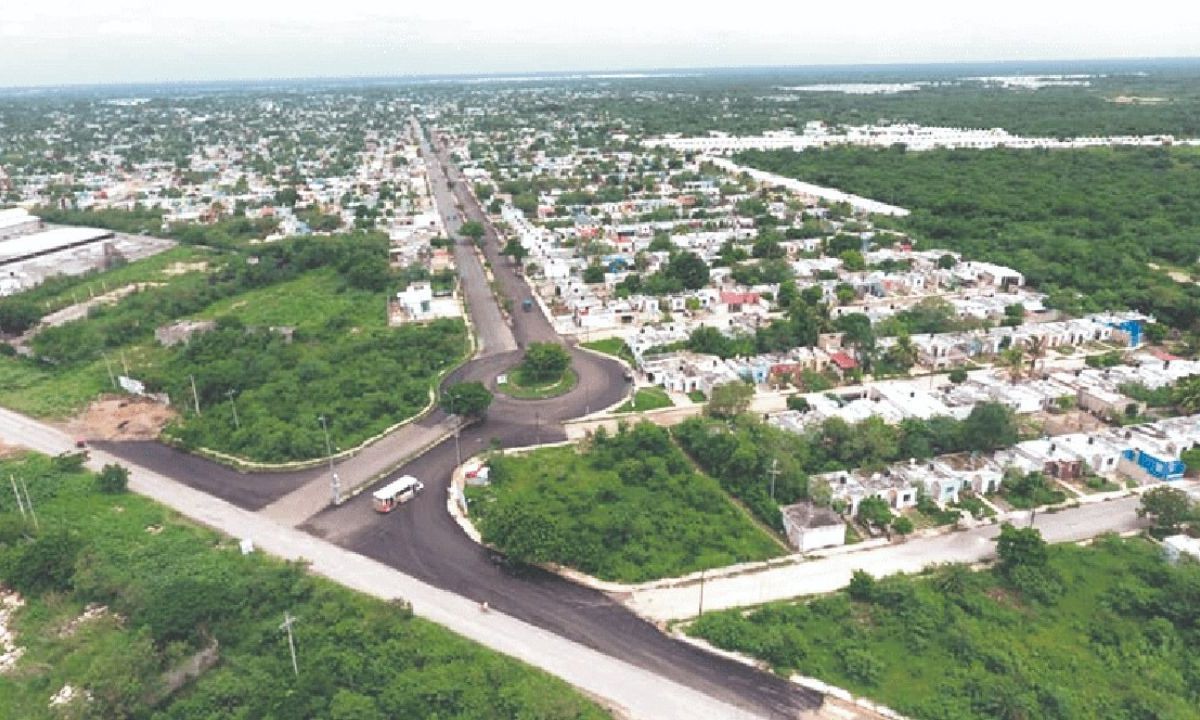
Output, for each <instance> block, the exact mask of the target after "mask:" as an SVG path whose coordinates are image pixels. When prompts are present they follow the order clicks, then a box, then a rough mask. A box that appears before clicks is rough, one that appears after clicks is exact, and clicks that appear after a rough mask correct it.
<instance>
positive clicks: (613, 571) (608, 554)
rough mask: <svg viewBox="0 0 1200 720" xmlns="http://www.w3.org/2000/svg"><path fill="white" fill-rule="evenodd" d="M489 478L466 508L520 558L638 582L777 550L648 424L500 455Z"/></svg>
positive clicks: (487, 534) (489, 537) (487, 536)
mask: <svg viewBox="0 0 1200 720" xmlns="http://www.w3.org/2000/svg"><path fill="white" fill-rule="evenodd" d="M491 483H492V484H491V486H489V487H485V488H478V489H470V490H469V491H468V497H469V498H470V500H471V512H472V515H473V517H474V519H475V522H476V523H477V524H478V526H479V528H480V531H481V532H482V533H483V538H484V540H485V541H487V542H489V543H493V544H495V545H496V546H497V547H499V548H500V549H501V550H503V551H504V552H505V553H507V554H508V555H509V557H511V558H513V559H515V560H518V561H523V562H535V563H543V562H553V563H559V564H562V565H568V566H570V567H573V568H576V569H579V570H582V571H583V572H585V573H588V574H590V575H595V576H597V577H600V578H603V579H606V580H619V581H624V582H640V581H643V580H651V579H654V578H661V577H673V576H678V575H683V574H685V573H689V572H693V571H696V570H700V569H703V568H712V567H721V566H725V565H729V564H732V563H735V562H746V561H750V560H763V559H766V558H769V557H773V556H775V555H779V554H781V553H782V547H781V546H780V545H779V544H778V543H776V542H775V541H774V540H772V539H771V537H770V536H769V535H768V534H767V533H765V532H763V531H762V530H760V529H759V528H757V527H756V526H755V525H754V523H753V522H752V521H751V520H750V519H749V518H748V517H747V516H746V514H745V513H744V512H743V511H742V510H741V509H739V508H737V507H736V506H735V505H734V504H733V503H731V502H730V501H729V498H728V497H726V496H725V494H724V493H723V492H721V489H720V487H718V485H717V483H716V482H714V481H713V480H712V479H711V478H709V477H706V476H704V475H701V474H699V473H697V472H696V471H695V470H694V469H693V468H692V466H691V464H690V463H689V462H688V460H687V458H686V457H685V456H684V455H683V453H681V452H680V451H679V449H678V448H677V447H676V446H675V445H674V444H673V443H672V442H671V438H670V436H669V435H668V434H667V431H666V430H664V429H662V428H660V427H658V426H656V425H652V424H650V423H641V424H639V425H636V426H634V427H633V428H625V427H622V428H621V429H620V430H619V431H618V432H617V433H616V434H615V435H611V436H610V435H608V434H606V433H604V432H598V433H597V434H596V436H595V437H594V439H593V440H592V441H591V442H590V444H588V445H587V446H586V447H585V448H584V449H583V450H582V451H577V450H576V449H575V448H571V447H563V448H549V449H542V450H537V451H535V452H532V453H529V454H527V455H502V456H497V457H495V458H493V459H492V461H491Z"/></svg>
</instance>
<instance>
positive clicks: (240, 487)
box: [105, 162, 822, 718]
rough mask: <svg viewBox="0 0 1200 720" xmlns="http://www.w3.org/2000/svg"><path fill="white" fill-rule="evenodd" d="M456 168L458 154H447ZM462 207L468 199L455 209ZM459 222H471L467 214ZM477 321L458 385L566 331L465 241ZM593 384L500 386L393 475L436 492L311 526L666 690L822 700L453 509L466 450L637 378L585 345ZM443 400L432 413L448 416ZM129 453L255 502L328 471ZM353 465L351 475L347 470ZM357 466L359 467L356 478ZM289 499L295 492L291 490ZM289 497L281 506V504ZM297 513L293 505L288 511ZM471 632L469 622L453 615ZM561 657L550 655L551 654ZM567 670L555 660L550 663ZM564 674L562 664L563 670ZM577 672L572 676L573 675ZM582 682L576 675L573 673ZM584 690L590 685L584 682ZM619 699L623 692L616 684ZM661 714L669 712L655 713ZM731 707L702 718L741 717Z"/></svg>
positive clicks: (761, 707)
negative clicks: (699, 642)
mask: <svg viewBox="0 0 1200 720" xmlns="http://www.w3.org/2000/svg"><path fill="white" fill-rule="evenodd" d="M430 165H431V170H430V178H431V183H432V188H433V189H434V191H435V194H438V195H440V196H441V197H439V199H438V205H439V208H440V209H442V210H443V211H446V208H447V207H448V206H449V207H454V205H455V203H454V201H453V200H451V201H449V204H448V203H447V198H446V197H445V189H446V182H445V180H444V179H441V180H440V182H439V178H443V177H444V176H443V172H445V171H443V170H442V169H441V168H438V167H437V163H436V162H431V163H430ZM447 166H449V164H448V163H447ZM449 172H450V174H451V175H450V177H451V179H452V180H454V181H455V185H456V187H455V191H456V193H457V194H458V195H459V197H458V198H457V199H458V202H459V203H461V205H462V206H463V207H464V208H466V209H467V215H468V217H471V218H473V219H477V220H480V221H481V222H484V224H485V227H486V228H487V234H486V236H485V247H486V254H487V256H488V259H489V261H490V263H491V265H492V267H493V269H494V271H495V276H496V279H497V282H498V284H499V285H500V287H501V288H502V291H503V292H504V294H505V295H507V296H509V297H511V298H513V299H514V304H515V305H519V301H520V299H522V298H524V297H528V296H529V295H530V294H531V293H530V290H529V288H528V286H527V285H526V284H525V281H524V279H523V278H521V277H519V276H518V275H517V274H516V273H515V271H514V269H513V267H512V266H511V265H510V264H509V262H508V261H507V260H506V259H504V258H501V257H500V256H499V252H498V238H497V236H496V233H495V230H494V228H492V227H491V225H490V223H488V222H487V221H486V217H484V215H483V214H482V211H481V209H480V208H479V207H478V205H477V204H476V203H475V202H474V200H473V199H472V198H471V197H470V196H469V195H468V194H467V193H466V190H465V188H464V187H463V184H462V183H461V182H458V179H459V176H458V173H457V172H456V171H454V170H453V169H452V168H451V169H449ZM453 212H454V214H458V211H457V209H456V210H455V211H453ZM446 222H447V225H448V226H450V227H457V224H458V223H457V220H456V219H448V220H447V221H446ZM455 250H456V257H457V258H458V261H459V272H460V275H461V277H462V279H463V285H464V291H465V293H466V297H467V301H468V306H469V310H470V313H471V318H472V320H473V321H474V324H475V326H476V330H477V331H478V333H479V335H480V336H481V340H482V342H481V344H480V348H479V350H480V352H479V354H478V356H477V358H476V359H475V360H473V361H472V362H470V363H467V364H466V365H464V366H463V367H461V368H459V369H457V370H456V371H455V372H453V373H451V374H450V376H449V377H448V378H447V379H446V382H447V383H453V382H458V381H460V380H480V381H483V382H485V383H487V384H489V385H491V386H493V387H494V381H495V377H496V375H497V374H499V373H501V372H504V371H505V370H507V369H509V368H511V367H512V366H514V365H515V364H517V363H518V362H519V361H520V357H521V352H520V350H518V349H516V348H517V347H518V346H523V345H525V344H527V343H529V342H534V341H545V342H555V341H558V336H557V335H556V334H555V332H554V329H553V327H552V326H551V325H550V323H549V321H548V320H547V319H546V318H545V316H544V315H543V314H542V312H541V309H540V307H537V306H535V309H534V311H532V312H521V311H518V312H516V313H514V314H513V315H512V317H511V322H512V325H507V324H506V323H505V321H504V320H503V318H502V316H501V315H500V313H499V311H498V309H497V308H496V303H495V302H494V299H493V297H492V294H491V288H489V287H488V286H487V285H486V283H482V282H478V281H476V280H473V279H474V278H482V277H483V269H482V266H481V265H480V263H479V259H478V256H477V255H476V254H475V253H474V251H473V249H472V248H470V247H469V246H463V245H458V246H456V248H455ZM571 352H572V356H573V358H572V359H573V363H574V367H575V369H576V371H577V372H578V374H579V377H580V381H579V384H578V385H577V386H576V388H575V389H573V390H572V391H571V392H570V393H567V394H565V395H563V396H560V397H558V398H553V399H550V400H541V401H524V400H516V399H512V398H508V397H505V396H497V398H496V401H495V402H494V403H493V405H492V407H491V409H490V411H489V413H488V417H487V418H486V420H485V421H483V422H481V423H479V424H477V425H475V426H472V427H470V428H467V429H466V430H465V431H463V432H462V433H461V435H460V436H459V437H458V438H457V442H456V439H455V438H450V439H448V440H447V441H445V442H443V443H441V444H439V445H437V446H435V447H434V448H432V449H431V450H429V451H428V452H426V453H424V454H423V455H421V456H420V457H419V458H417V459H416V460H414V461H412V462H410V463H408V464H406V465H405V466H403V467H401V468H399V469H398V470H396V472H394V473H392V474H391V475H390V476H389V477H388V478H386V479H385V481H386V480H390V479H391V478H393V477H396V476H398V475H400V474H404V473H410V474H412V475H415V476H417V477H418V478H421V480H422V481H423V482H424V483H425V485H426V492H425V493H423V494H422V495H420V496H418V497H417V498H416V499H415V500H414V501H412V502H410V503H407V504H406V505H404V506H402V507H401V508H400V509H399V510H397V511H396V512H394V513H392V514H390V515H386V516H380V515H377V514H376V513H374V512H373V511H372V510H371V509H370V507H369V502H368V496H367V494H364V495H361V496H359V497H357V498H355V499H354V500H352V501H350V502H348V503H346V504H345V505H343V506H341V507H338V508H336V509H332V508H330V509H326V510H324V511H323V512H321V513H319V514H317V515H316V516H315V517H312V518H311V519H310V520H309V521H308V522H307V523H305V524H304V525H302V529H304V530H307V531H308V532H310V533H311V534H312V535H311V536H309V537H310V538H311V537H312V536H317V537H320V538H324V539H327V540H330V541H332V542H335V543H337V544H339V545H341V546H342V547H344V548H345V549H347V550H350V551H353V552H355V553H360V554H361V555H364V556H366V557H369V558H372V559H374V560H376V561H379V562H382V563H384V564H385V565H386V566H388V567H391V568H394V569H396V570H399V571H401V572H403V573H405V574H406V575H407V576H411V577H413V578H417V579H419V580H423V581H425V582H427V583H429V584H431V585H435V586H437V587H439V588H442V589H444V590H448V591H450V592H452V593H455V594H456V595H458V596H463V597H466V598H470V599H471V600H474V601H480V600H487V601H488V602H489V604H491V605H492V606H493V607H495V608H497V609H498V610H499V611H501V612H503V613H506V614H508V615H511V616H512V617H514V618H516V619H518V620H521V621H524V622H527V623H529V624H530V625H532V626H537V627H539V628H541V629H542V631H548V632H550V633H554V634H555V635H558V636H561V638H565V639H566V640H568V641H574V642H576V643H579V644H581V645H583V646H586V647H588V648H590V649H591V650H592V651H598V652H599V653H602V654H604V655H605V656H607V657H609V658H619V659H620V661H622V662H624V663H629V664H630V665H631V666H635V667H639V668H642V670H643V671H649V674H650V675H652V676H654V677H658V678H660V679H661V680H662V682H663V683H664V685H663V689H662V690H660V691H658V692H660V693H662V694H669V693H671V692H673V690H669V689H668V688H671V687H673V686H675V685H678V686H680V687H687V688H690V689H691V690H689V693H695V691H699V693H700V694H702V696H704V697H710V698H715V699H716V702H717V703H718V704H719V705H721V706H722V707H738V708H741V709H742V711H743V712H745V713H748V714H750V715H752V716H755V717H763V718H794V717H797V716H799V715H801V714H802V713H804V712H806V711H810V710H813V709H815V708H817V707H819V706H820V704H821V701H822V698H821V696H820V695H819V694H818V693H814V692H811V691H807V690H804V689H801V688H798V687H797V686H795V685H793V684H791V683H789V682H787V681H785V680H783V679H781V678H778V677H776V676H773V675H771V674H768V673H764V672H760V671H757V670H754V669H752V668H749V667H746V666H745V665H742V664H740V663H736V662H732V661H729V660H725V659H722V658H719V657H716V656H714V655H711V654H709V653H706V652H703V651H701V650H698V649H696V648H694V647H692V646H691V645H688V644H685V643H680V642H677V641H674V640H671V639H670V638H668V637H666V636H665V635H663V634H662V633H661V632H660V631H659V630H658V629H657V628H655V627H654V626H652V625H651V624H649V623H647V622H645V621H644V620H641V619H640V618H638V617H637V616H636V615H634V614H633V613H631V612H629V611H628V610H627V609H625V608H624V607H623V606H622V605H620V604H619V603H618V602H616V601H615V600H613V599H611V598H609V597H607V596H605V595H603V594H601V593H598V592H595V591H592V590H588V589H585V588H582V587H579V586H577V585H574V584H572V583H569V582H567V581H565V580H562V579H561V578H558V577H557V576H554V575H549V574H545V573H540V572H529V573H526V574H515V573H514V572H512V571H510V570H508V569H506V568H505V567H504V566H502V565H500V564H498V563H497V562H494V559H493V558H492V557H491V556H490V554H489V553H488V552H487V551H486V550H484V549H483V548H481V547H480V546H478V545H477V544H476V543H474V542H473V541H472V540H471V539H470V538H468V537H467V536H466V535H465V534H464V533H463V532H462V530H461V528H459V527H458V525H457V524H456V523H454V521H453V520H452V519H451V518H450V516H449V515H448V514H447V512H446V509H445V508H446V504H445V500H446V493H447V492H448V487H449V478H450V472H451V470H452V469H453V467H454V466H455V464H456V462H457V460H458V457H459V456H460V454H461V456H462V457H467V456H469V455H473V454H475V453H477V452H479V451H481V450H483V449H485V448H486V447H488V446H489V445H491V444H499V445H502V446H505V447H516V446H525V445H532V444H538V443H541V442H548V441H552V440H559V439H563V437H564V435H563V431H562V427H561V421H562V420H565V419H567V418H573V417H578V416H580V415H584V414H587V413H588V412H590V411H595V410H597V409H600V408H603V407H607V406H610V405H613V404H616V403H618V402H620V401H622V400H623V399H624V398H625V397H626V396H627V394H628V391H629V384H628V383H627V382H626V381H625V378H624V369H623V368H622V366H621V365H620V364H618V363H616V362H614V361H612V360H609V359H605V358H601V357H597V356H596V355H593V354H591V353H586V352H583V351H580V350H578V349H575V348H571ZM439 413H440V411H438V412H435V413H434V414H431V416H430V417H429V418H427V420H428V422H438V421H439V420H440V419H441V418H442V417H444V416H441V415H440V414H439ZM105 448H106V449H109V450H111V451H112V452H114V453H116V454H119V455H120V456H121V457H122V459H123V460H125V461H126V462H129V463H136V464H141V465H146V466H148V467H149V468H150V469H152V470H156V471H158V472H159V473H161V474H162V475H164V476H167V477H172V478H174V479H176V480H178V481H181V482H183V483H186V484H188V485H191V486H193V487H195V488H197V489H200V490H203V491H205V492H207V493H210V494H212V495H215V496H216V497H218V498H224V499H227V500H229V501H230V502H233V503H235V504H237V505H241V506H243V507H246V508H250V509H255V510H258V509H261V508H263V507H265V506H268V505H269V504H270V503H272V502H275V501H278V500H279V498H281V497H283V496H285V495H287V494H288V493H290V492H294V491H296V490H297V488H301V487H304V486H307V488H309V490H307V491H302V492H316V491H317V490H319V489H320V488H321V485H322V480H321V475H323V474H325V473H327V471H325V470H322V469H314V470H310V471H305V472H298V473H288V474H240V473H236V472H233V471H230V470H227V469H225V468H222V467H220V466H217V465H215V464H213V463H208V462H207V461H204V460H202V459H199V458H192V457H190V456H186V455H184V454H182V453H179V452H177V451H174V450H172V449H170V448H164V447H162V446H160V445H157V444H153V443H128V444H114V445H106V446H105ZM339 473H342V471H341V470H339ZM344 477H345V476H344ZM284 502H286V501H284ZM279 507H280V506H279V505H277V506H276V508H277V509H278V508H279ZM294 518H295V514H294V513H291V512H289V514H288V519H289V520H292V519H294ZM451 627H455V628H456V629H458V626H457V625H453V624H452V625H451ZM539 664H540V665H541V666H542V667H547V665H546V664H545V663H539ZM549 669H551V671H552V672H555V670H554V669H553V667H550V668H549ZM560 674H561V673H560ZM563 676H564V677H566V675H563ZM567 679H569V680H571V681H572V682H575V680H574V679H573V678H567ZM581 687H588V686H587V685H581ZM606 697H616V696H614V695H606ZM639 716H641V717H649V718H657V717H665V715H657V714H646V715H640V714H639ZM735 716H736V714H731V715H726V714H723V712H719V713H716V714H713V713H700V714H696V715H693V716H692V717H735Z"/></svg>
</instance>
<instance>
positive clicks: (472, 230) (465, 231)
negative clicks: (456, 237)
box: [458, 220, 484, 242]
mask: <svg viewBox="0 0 1200 720" xmlns="http://www.w3.org/2000/svg"><path fill="white" fill-rule="evenodd" d="M458 233H459V234H460V235H462V236H463V237H467V238H470V239H471V240H472V241H474V242H479V239H480V238H481V237H483V233H484V227H483V223H481V222H479V221H478V220H468V221H466V222H465V223H463V224H462V226H461V227H459V228H458Z"/></svg>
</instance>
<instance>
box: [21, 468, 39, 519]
mask: <svg viewBox="0 0 1200 720" xmlns="http://www.w3.org/2000/svg"><path fill="white" fill-rule="evenodd" d="M21 488H22V489H23V490H25V504H26V505H28V506H29V517H31V518H33V529H34V530H41V529H42V528H41V525H40V524H39V523H38V519H37V513H35V512H34V511H33V498H31V497H29V486H28V485H26V484H25V478H21Z"/></svg>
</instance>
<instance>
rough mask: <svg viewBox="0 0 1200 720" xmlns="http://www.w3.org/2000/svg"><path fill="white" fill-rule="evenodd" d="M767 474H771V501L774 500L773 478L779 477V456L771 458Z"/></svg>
mask: <svg viewBox="0 0 1200 720" xmlns="http://www.w3.org/2000/svg"><path fill="white" fill-rule="evenodd" d="M767 474H768V475H770V476H771V502H775V478H777V477H779V458H772V459H771V469H770V470H769V471H767Z"/></svg>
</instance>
